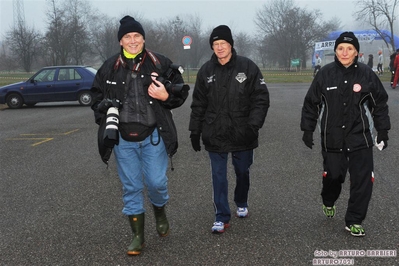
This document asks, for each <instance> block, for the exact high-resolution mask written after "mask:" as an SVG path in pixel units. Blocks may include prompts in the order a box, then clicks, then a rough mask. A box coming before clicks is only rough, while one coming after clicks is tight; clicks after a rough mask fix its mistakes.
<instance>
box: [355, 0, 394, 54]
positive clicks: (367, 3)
mask: <svg viewBox="0 0 399 266" xmlns="http://www.w3.org/2000/svg"><path fill="white" fill-rule="evenodd" d="M398 1H399V0H358V1H357V6H358V10H357V11H356V12H355V13H354V15H355V17H356V20H357V21H360V22H365V23H366V24H368V25H369V26H371V27H372V28H373V29H374V30H375V31H376V32H377V33H378V35H379V36H380V37H381V38H382V39H383V41H384V42H385V44H386V46H387V47H388V48H389V45H391V49H392V51H395V39H394V22H395V20H396V8H397V5H398ZM385 28H388V29H389V30H388V31H389V34H387V32H386V31H385V30H384V29H385ZM387 39H388V40H389V41H387Z"/></svg>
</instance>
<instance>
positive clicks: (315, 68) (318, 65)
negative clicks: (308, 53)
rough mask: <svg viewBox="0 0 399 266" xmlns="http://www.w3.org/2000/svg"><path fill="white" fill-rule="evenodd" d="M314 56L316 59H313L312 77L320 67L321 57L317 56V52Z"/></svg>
mask: <svg viewBox="0 0 399 266" xmlns="http://www.w3.org/2000/svg"><path fill="white" fill-rule="evenodd" d="M315 57H316V60H315V67H314V72H313V77H314V76H316V73H317V72H318V71H319V70H320V68H321V58H320V57H319V55H318V54H316V55H315Z"/></svg>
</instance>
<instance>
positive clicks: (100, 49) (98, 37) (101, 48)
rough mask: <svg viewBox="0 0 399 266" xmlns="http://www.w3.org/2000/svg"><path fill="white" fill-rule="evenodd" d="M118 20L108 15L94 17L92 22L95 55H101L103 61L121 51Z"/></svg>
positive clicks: (91, 30) (92, 45)
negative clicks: (118, 37)
mask: <svg viewBox="0 0 399 266" xmlns="http://www.w3.org/2000/svg"><path fill="white" fill-rule="evenodd" d="M118 27H119V25H118V20H117V19H116V18H109V17H107V16H106V15H101V16H95V17H93V20H92V23H91V24H90V28H91V29H90V32H91V40H92V43H91V47H92V53H93V56H94V57H97V56H98V57H99V59H100V61H101V62H104V61H105V60H106V59H107V58H109V57H111V56H112V55H114V54H116V53H118V52H120V45H119V43H118V39H117V32H118Z"/></svg>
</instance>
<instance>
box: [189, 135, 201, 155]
mask: <svg viewBox="0 0 399 266" xmlns="http://www.w3.org/2000/svg"><path fill="white" fill-rule="evenodd" d="M200 138H201V135H200V134H193V133H191V135H190V139H191V146H193V149H194V151H200V150H201V143H200Z"/></svg>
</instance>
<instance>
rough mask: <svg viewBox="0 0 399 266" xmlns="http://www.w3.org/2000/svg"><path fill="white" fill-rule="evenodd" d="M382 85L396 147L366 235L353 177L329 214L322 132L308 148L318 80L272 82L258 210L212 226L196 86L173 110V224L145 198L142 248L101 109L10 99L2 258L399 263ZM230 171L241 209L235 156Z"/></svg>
mask: <svg viewBox="0 0 399 266" xmlns="http://www.w3.org/2000/svg"><path fill="white" fill-rule="evenodd" d="M384 85H386V86H385V87H386V89H387V91H388V94H389V97H390V98H389V107H390V116H391V122H392V130H391V131H390V132H389V138H390V139H389V141H388V144H389V146H388V148H387V149H386V150H384V151H378V150H377V149H374V163H375V183H374V190H373V196H372V200H371V202H370V206H369V212H368V216H367V218H366V220H365V221H364V223H363V225H364V227H365V229H366V236H365V237H363V238H357V237H353V236H351V235H350V234H349V233H348V232H347V231H345V230H344V226H345V223H344V216H345V211H346V206H347V201H348V194H349V182H348V181H349V180H348V177H347V180H346V182H345V185H344V188H343V191H342V194H341V197H340V198H339V200H338V201H337V202H336V205H337V215H336V216H335V217H334V218H333V219H327V218H326V217H325V216H324V214H323V213H322V208H321V206H322V202H321V197H320V192H321V174H322V160H321V152H320V144H319V143H318V142H319V138H318V136H317V134H315V146H314V147H313V149H309V148H307V147H306V146H305V145H304V144H303V143H302V141H301V137H302V132H301V131H300V128H299V122H300V115H301V107H302V102H303V98H304V96H305V94H306V91H307V89H308V87H309V84H270V85H268V88H269V91H270V99H271V107H270V109H269V113H268V115H267V118H266V122H265V124H264V127H263V128H262V129H261V130H260V146H259V148H257V149H256V150H255V161H254V164H253V166H252V167H251V188H250V197H249V212H250V215H249V217H248V218H246V219H239V218H235V217H234V218H233V219H232V220H231V227H230V228H229V229H227V230H226V232H225V233H224V234H221V235H214V234H212V233H211V226H212V223H213V219H214V214H213V204H212V185H211V177H210V163H209V158H208V154H207V152H205V151H204V149H202V151H200V152H194V151H193V150H192V148H191V143H190V139H189V131H188V122H189V115H190V103H191V96H190V98H188V99H187V101H186V103H185V104H184V105H183V106H182V107H180V108H178V109H175V110H174V119H175V122H176V125H177V128H178V131H179V150H178V152H177V154H176V155H175V156H174V157H173V166H174V171H171V170H170V169H169V172H168V177H169V193H170V201H169V203H168V205H167V215H168V218H169V221H170V224H171V232H170V235H169V236H167V237H165V238H160V237H159V236H158V235H157V233H156V230H155V221H154V216H153V213H152V209H151V206H150V204H149V201H148V198H146V208H147V210H148V211H147V213H146V222H145V243H146V246H145V248H144V250H143V251H142V254H141V255H139V256H135V257H130V256H127V255H126V249H127V246H128V245H129V244H130V240H131V233H130V227H129V223H128V220H127V218H126V217H125V216H124V215H123V214H122V212H121V211H122V205H123V204H122V189H121V184H120V182H119V179H118V176H117V174H116V167H115V161H114V159H113V157H112V159H111V161H110V164H109V168H108V169H107V168H106V166H105V164H103V162H102V161H101V159H100V157H99V155H98V153H97V143H96V137H97V136H96V131H97V126H96V125H95V124H94V118H93V114H92V111H91V109H90V108H88V107H82V106H79V105H78V104H77V103H66V104H65V103H64V104H59V103H57V104H38V105H37V106H35V107H32V108H27V107H26V108H22V109H18V110H10V109H2V110H0V149H1V150H0V204H1V205H0V206H1V207H0V265H9V266H14V265H284V266H285V265H373V266H374V265H384V266H386V265H399V258H398V256H397V250H398V248H399V237H398V236H399V234H398V232H399V223H398V221H397V218H398V211H399V208H398V204H399V178H398V176H399V174H398V173H399V170H398V165H399V151H398V146H399V136H398V129H397V121H398V115H399V90H392V89H390V88H389V84H384ZM191 88H192V89H193V86H192V85H191ZM191 92H192V90H191V91H190V94H191ZM229 181H230V183H229V193H230V194H229V199H230V207H231V208H232V210H233V211H234V209H235V206H234V202H233V190H234V183H235V182H234V173H233V171H232V166H231V163H230V161H229ZM323 263H324V264H323ZM326 263H328V264H326ZM339 263H341V264H339Z"/></svg>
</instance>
